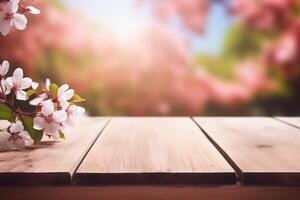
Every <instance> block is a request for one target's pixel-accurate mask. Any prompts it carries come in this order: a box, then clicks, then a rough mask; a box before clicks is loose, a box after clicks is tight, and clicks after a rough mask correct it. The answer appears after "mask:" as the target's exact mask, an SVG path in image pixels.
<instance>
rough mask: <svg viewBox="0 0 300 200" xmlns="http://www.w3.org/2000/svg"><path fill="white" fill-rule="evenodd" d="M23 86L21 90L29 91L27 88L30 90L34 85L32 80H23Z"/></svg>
mask: <svg viewBox="0 0 300 200" xmlns="http://www.w3.org/2000/svg"><path fill="white" fill-rule="evenodd" d="M20 84H21V86H20V89H21V90H24V89H27V88H29V87H31V85H32V80H31V78H23V79H22V80H21V83H20Z"/></svg>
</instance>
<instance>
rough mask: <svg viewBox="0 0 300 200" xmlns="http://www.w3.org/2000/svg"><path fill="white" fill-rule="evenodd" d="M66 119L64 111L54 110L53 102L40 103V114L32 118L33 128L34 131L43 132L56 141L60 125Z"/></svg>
mask: <svg viewBox="0 0 300 200" xmlns="http://www.w3.org/2000/svg"><path fill="white" fill-rule="evenodd" d="M66 119H67V113H66V111H64V110H55V109H54V104H53V102H52V101H51V100H47V101H44V102H42V109H41V112H40V113H39V114H38V115H37V117H35V118H34V125H33V128H34V129H36V130H44V133H45V134H46V135H49V136H52V137H53V138H54V139H58V138H59V131H60V127H61V125H62V124H61V123H62V122H64V121H65V120H66Z"/></svg>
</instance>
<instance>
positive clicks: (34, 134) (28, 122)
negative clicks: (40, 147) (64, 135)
mask: <svg viewBox="0 0 300 200" xmlns="http://www.w3.org/2000/svg"><path fill="white" fill-rule="evenodd" d="M20 118H21V121H22V122H23V125H24V128H25V130H26V131H27V132H28V133H29V135H30V137H31V139H33V141H34V144H38V143H39V142H40V141H41V140H42V137H43V131H42V130H35V129H34V128H33V118H32V117H29V116H24V115H22V116H21V117H20Z"/></svg>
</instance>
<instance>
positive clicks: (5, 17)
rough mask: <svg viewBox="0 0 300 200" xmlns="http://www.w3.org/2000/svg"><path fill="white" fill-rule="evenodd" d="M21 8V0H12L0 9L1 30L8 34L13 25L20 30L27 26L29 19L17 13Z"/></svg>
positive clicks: (3, 33)
mask: <svg viewBox="0 0 300 200" xmlns="http://www.w3.org/2000/svg"><path fill="white" fill-rule="evenodd" d="M18 8H19V0H10V1H8V2H6V3H4V5H3V9H2V10H1V11H0V32H1V34H2V35H4V36H6V35H8V33H9V32H10V29H11V27H12V26H15V27H16V29H18V30H24V29H25V28H26V24H27V19H26V17H25V16H24V15H23V14H19V13H17V11H18Z"/></svg>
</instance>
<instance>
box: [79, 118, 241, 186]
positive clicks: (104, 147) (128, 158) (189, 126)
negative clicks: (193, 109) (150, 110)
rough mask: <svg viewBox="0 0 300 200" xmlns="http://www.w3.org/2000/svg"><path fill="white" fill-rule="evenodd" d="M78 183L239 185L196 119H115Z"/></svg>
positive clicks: (84, 164) (87, 160) (82, 169)
mask: <svg viewBox="0 0 300 200" xmlns="http://www.w3.org/2000/svg"><path fill="white" fill-rule="evenodd" d="M75 180H76V183H78V184H137V183H142V184H150V183H158V184H160V183H163V184H165V183H169V184H172V183H173V184H174V183H175V184H180V183H224V184H225V183H235V172H234V171H233V169H232V168H231V167H230V165H229V164H228V163H227V162H226V161H225V159H224V158H223V157H222V156H221V155H220V154H219V152H218V151H217V150H216V149H215V147H214V146H213V145H212V144H211V143H210V142H209V141H208V139H207V138H206V137H205V135H204V134H203V133H202V132H201V131H200V129H199V128H198V127H197V126H196V124H195V123H194V122H193V121H192V120H191V119H190V118H152V117H149V118H138V117H134V118H113V119H112V120H111V121H110V123H109V125H108V126H107V128H106V129H105V130H104V132H103V133H102V134H101V136H100V137H99V139H98V140H97V141H96V143H95V145H94V146H93V148H92V149H91V150H90V152H89V153H88V155H87V156H86V158H85V159H84V161H83V162H82V164H81V165H80V167H79V169H78V170H77V172H76V175H75Z"/></svg>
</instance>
